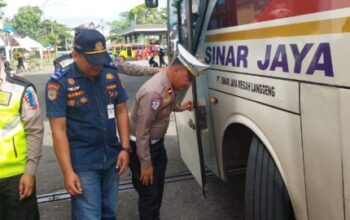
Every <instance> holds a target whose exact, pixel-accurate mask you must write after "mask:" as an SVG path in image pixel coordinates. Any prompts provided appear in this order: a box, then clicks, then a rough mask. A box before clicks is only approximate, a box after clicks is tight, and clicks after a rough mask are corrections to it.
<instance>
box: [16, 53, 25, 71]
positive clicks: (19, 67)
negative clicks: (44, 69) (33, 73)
mask: <svg viewBox="0 0 350 220" xmlns="http://www.w3.org/2000/svg"><path fill="white" fill-rule="evenodd" d="M22 70H23V71H26V67H25V66H24V56H23V54H22V53H18V54H17V71H22Z"/></svg>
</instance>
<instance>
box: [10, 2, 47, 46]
mask: <svg viewBox="0 0 350 220" xmlns="http://www.w3.org/2000/svg"><path fill="white" fill-rule="evenodd" d="M41 15H42V12H41V10H40V9H39V7H37V6H24V7H20V8H19V9H18V13H17V14H16V15H15V16H14V18H13V19H12V22H11V23H12V24H13V26H14V28H15V31H16V33H17V34H19V35H22V36H29V37H31V38H34V39H37V38H38V36H39V33H40V18H41Z"/></svg>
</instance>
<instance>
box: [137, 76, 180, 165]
mask: <svg viewBox="0 0 350 220" xmlns="http://www.w3.org/2000/svg"><path fill="white" fill-rule="evenodd" d="M174 109H175V98H174V92H173V89H172V87H171V84H170V82H169V80H168V77H167V74H166V73H162V72H160V73H157V74H156V75H154V76H153V77H152V78H151V79H149V80H148V81H147V82H145V84H144V85H143V86H142V87H141V88H140V89H139V91H138V92H137V93H136V95H135V102H134V107H133V110H132V112H131V117H130V119H131V120H130V126H131V134H133V135H135V137H136V146H137V155H138V158H139V160H140V163H141V167H142V168H145V167H149V166H150V165H151V164H152V162H151V155H150V144H149V143H150V140H152V139H160V138H163V137H164V136H165V134H166V131H167V129H168V125H169V121H170V113H171V111H173V110H174Z"/></svg>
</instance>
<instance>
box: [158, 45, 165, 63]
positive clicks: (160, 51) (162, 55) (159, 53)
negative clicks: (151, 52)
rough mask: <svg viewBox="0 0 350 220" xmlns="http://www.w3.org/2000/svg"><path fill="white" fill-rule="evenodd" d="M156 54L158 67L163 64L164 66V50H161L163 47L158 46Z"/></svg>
mask: <svg viewBox="0 0 350 220" xmlns="http://www.w3.org/2000/svg"><path fill="white" fill-rule="evenodd" d="M158 56H159V67H164V66H166V63H165V61H164V51H163V48H159V52H158Z"/></svg>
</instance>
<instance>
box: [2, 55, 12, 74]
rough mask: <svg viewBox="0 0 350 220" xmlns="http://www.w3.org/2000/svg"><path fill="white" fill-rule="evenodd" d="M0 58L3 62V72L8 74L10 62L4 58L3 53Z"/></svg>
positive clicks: (10, 69)
mask: <svg viewBox="0 0 350 220" xmlns="http://www.w3.org/2000/svg"><path fill="white" fill-rule="evenodd" d="M1 60H2V62H3V63H4V71H5V73H8V74H10V73H11V71H12V70H13V69H12V68H11V63H10V62H9V61H8V60H6V57H5V56H4V55H1Z"/></svg>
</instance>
